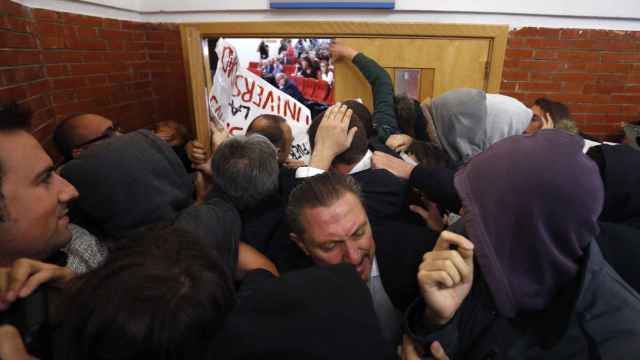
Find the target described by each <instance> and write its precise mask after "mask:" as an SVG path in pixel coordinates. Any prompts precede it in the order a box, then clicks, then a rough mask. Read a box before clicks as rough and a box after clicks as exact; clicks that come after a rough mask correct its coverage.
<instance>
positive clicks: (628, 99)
mask: <svg viewBox="0 0 640 360" xmlns="http://www.w3.org/2000/svg"><path fill="white" fill-rule="evenodd" d="M611 102H612V103H615V104H638V103H640V95H613V96H611Z"/></svg>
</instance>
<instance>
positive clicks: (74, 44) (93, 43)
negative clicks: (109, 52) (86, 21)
mask: <svg viewBox="0 0 640 360" xmlns="http://www.w3.org/2000/svg"><path fill="white" fill-rule="evenodd" d="M67 45H68V47H69V48H70V49H82V50H106V49H107V44H106V43H105V41H104V40H100V39H68V41H67Z"/></svg>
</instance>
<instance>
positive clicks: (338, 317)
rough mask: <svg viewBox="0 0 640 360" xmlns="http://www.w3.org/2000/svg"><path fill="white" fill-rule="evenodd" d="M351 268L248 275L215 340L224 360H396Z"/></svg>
mask: <svg viewBox="0 0 640 360" xmlns="http://www.w3.org/2000/svg"><path fill="white" fill-rule="evenodd" d="M385 344H386V342H385V340H384V338H383V336H382V332H381V329H380V326H379V324H378V320H377V317H376V314H375V311H374V309H373V303H372V301H371V297H370V296H369V291H368V289H367V287H366V286H365V284H364V283H363V282H362V280H360V277H359V276H358V274H357V273H356V272H355V271H354V269H353V267H351V266H347V265H337V266H327V267H321V268H320V267H317V268H312V269H308V270H303V271H297V272H292V273H288V274H285V275H283V276H282V277H280V278H274V277H273V276H272V275H270V274H269V273H267V272H266V271H264V270H257V271H253V272H251V273H249V274H248V275H247V277H246V278H245V280H244V282H243V284H242V286H241V288H240V290H239V293H238V302H237V304H236V306H235V308H234V310H233V311H232V312H231V314H230V315H229V316H228V318H227V320H226V322H225V325H224V327H223V329H222V330H221V332H220V333H219V335H218V337H217V338H216V346H215V348H216V349H217V350H216V352H217V354H216V355H218V357H219V358H220V359H251V360H254V359H269V360H270V359H394V358H396V357H395V354H394V353H393V349H392V348H391V347H388V346H387V345H385Z"/></svg>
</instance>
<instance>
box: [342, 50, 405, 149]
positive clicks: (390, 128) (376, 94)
mask: <svg viewBox="0 0 640 360" xmlns="http://www.w3.org/2000/svg"><path fill="white" fill-rule="evenodd" d="M352 62H353V64H354V65H355V66H356V67H357V68H358V70H360V72H361V73H362V75H364V77H365V78H366V79H367V81H369V84H370V85H371V91H372V93H373V114H372V115H371V120H372V121H373V127H374V128H375V129H376V130H377V131H378V138H380V140H381V141H382V142H383V143H385V142H386V141H387V138H388V137H389V135H391V134H396V133H398V132H399V130H398V122H397V121H396V114H395V109H394V104H393V83H392V82H391V78H390V77H389V74H387V72H386V71H385V70H384V69H383V68H382V67H381V66H380V65H378V63H376V62H375V61H373V60H372V59H370V58H369V57H367V56H366V55H364V54H362V53H358V54H356V56H354V57H353V60H352Z"/></svg>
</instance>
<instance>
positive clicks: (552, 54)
mask: <svg viewBox="0 0 640 360" xmlns="http://www.w3.org/2000/svg"><path fill="white" fill-rule="evenodd" d="M533 58H534V59H536V60H553V59H557V58H558V51H555V50H536V51H535V53H534V55H533Z"/></svg>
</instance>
